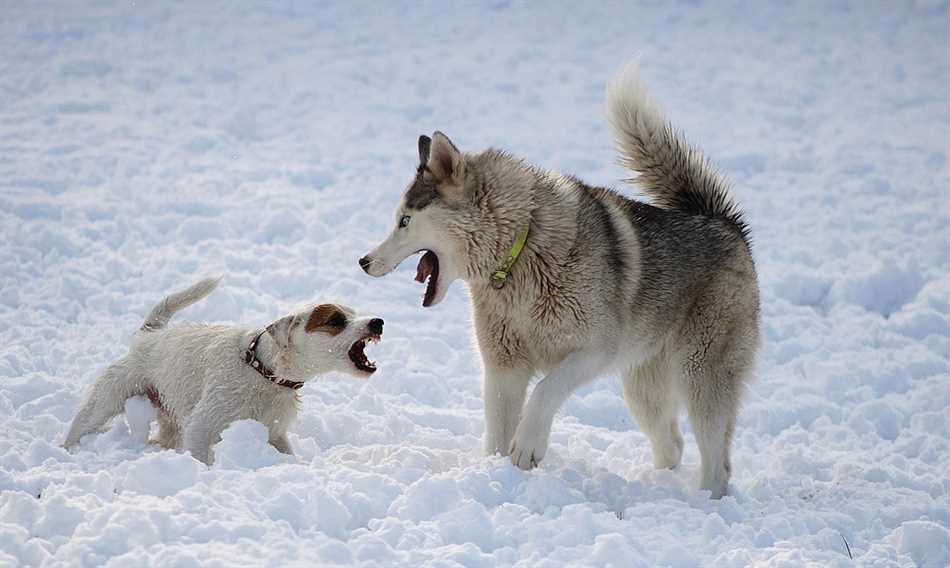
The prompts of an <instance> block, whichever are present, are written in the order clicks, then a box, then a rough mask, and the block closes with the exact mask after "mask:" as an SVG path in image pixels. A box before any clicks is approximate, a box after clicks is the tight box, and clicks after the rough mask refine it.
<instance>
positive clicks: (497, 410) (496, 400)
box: [482, 361, 531, 456]
mask: <svg viewBox="0 0 950 568" xmlns="http://www.w3.org/2000/svg"><path fill="white" fill-rule="evenodd" d="M530 380H531V372H530V370H529V369H502V368H500V367H499V366H497V365H494V364H492V363H491V362H489V361H485V380H484V387H485V388H484V392H483V393H482V394H483V396H484V399H485V453H487V454H488V455H494V454H501V455H503V456H507V455H508V452H509V449H510V447H511V438H512V436H514V435H515V429H516V428H517V427H518V420H519V419H520V418H521V408H522V407H523V406H524V397H525V393H526V392H527V390H528V382H529V381H530Z"/></svg>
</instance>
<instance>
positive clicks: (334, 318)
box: [303, 304, 346, 335]
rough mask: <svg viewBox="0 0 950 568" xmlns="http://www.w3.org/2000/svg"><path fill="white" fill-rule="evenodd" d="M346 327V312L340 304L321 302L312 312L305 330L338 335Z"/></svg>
mask: <svg viewBox="0 0 950 568" xmlns="http://www.w3.org/2000/svg"><path fill="white" fill-rule="evenodd" d="M345 328H346V314H344V313H343V310H341V309H340V307H339V306H334V305H333V304H320V305H319V306H317V307H316V308H314V309H313V311H312V312H310V317H309V318H307V325H305V326H304V328H303V329H304V331H306V332H307V333H314V332H317V331H322V332H323V333H328V334H330V335H337V334H339V333H340V332H342V331H343V330H344V329H345Z"/></svg>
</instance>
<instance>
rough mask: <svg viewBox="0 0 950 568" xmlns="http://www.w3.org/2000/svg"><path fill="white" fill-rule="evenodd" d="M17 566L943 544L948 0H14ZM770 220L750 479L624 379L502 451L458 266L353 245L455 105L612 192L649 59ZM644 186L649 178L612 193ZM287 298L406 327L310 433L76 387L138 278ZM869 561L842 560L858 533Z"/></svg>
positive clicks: (449, 123) (742, 560) (506, 143)
mask: <svg viewBox="0 0 950 568" xmlns="http://www.w3.org/2000/svg"><path fill="white" fill-rule="evenodd" d="M2 12H3V17H2V18H0V565H2V566H17V565H22V566H40V565H42V566H100V565H105V566H142V565H154V566H199V565H200V566H277V565H306V566H314V565H331V564H343V565H367V566H428V565H431V566H443V567H453V566H466V567H480V566H524V567H543V566H564V565H571V566H618V567H619V566H623V567H630V566H676V567H685V566H724V567H725V566H730V567H731V566H748V565H757V566H805V565H812V566H853V565H863V566H927V567H938V566H939V567H942V566H946V565H947V564H948V563H950V531H948V529H947V527H948V524H950V500H948V490H950V478H948V472H950V443H948V431H950V244H948V243H950V164H948V157H950V49H948V37H950V36H948V30H950V8H948V5H947V3H945V2H942V1H922V2H888V3H871V2H835V3H828V2H795V1H793V2H780V3H767V2H753V3H744V2H743V3H733V2H728V1H724V2H711V1H704V0H698V1H690V2H646V3H634V2H626V3H622V4H621V3H609V4H607V3H602V2H589V3H587V2H581V3H573V2H572V3H556V4H552V5H544V6H541V5H535V4H529V3H517V2H506V1H496V2H486V3H479V4H474V3H473V4H468V3H466V4H461V3H452V2H431V3H421V4H420V3H415V2H405V3H403V2H386V3H340V4H324V3H311V2H294V3H270V2H268V3H266V4H265V3H257V2H184V1H182V2H170V1H169V2H135V1H132V2H128V1H125V2H111V1H106V2H56V3H46V2H41V1H39V0H38V1H31V2H14V1H12V0H9V1H5V2H2ZM638 54H639V56H640V57H641V60H642V69H643V79H644V82H645V83H646V85H647V86H648V87H649V88H650V89H651V90H652V93H653V95H654V96H655V98H656V100H657V101H658V102H659V104H660V105H661V106H662V107H663V108H664V110H665V111H666V112H667V114H668V115H669V117H670V118H671V119H672V120H673V122H674V123H675V124H676V125H677V127H679V128H682V129H683V130H684V131H685V132H686V133H687V135H688V136H689V138H690V139H691V140H692V141H693V142H694V143H695V144H696V145H697V146H699V147H700V148H702V149H703V150H704V151H705V152H706V153H707V155H708V156H710V157H711V158H712V159H713V161H714V162H716V163H717V164H718V165H720V166H721V168H722V169H723V170H724V171H725V172H726V173H727V174H728V175H729V177H730V178H731V179H732V181H733V182H734V185H735V197H736V199H737V200H738V202H739V203H740V204H741V206H742V208H743V209H744V210H745V211H746V212H747V215H748V219H749V222H750V225H751V228H752V235H753V238H754V254H755V258H756V262H757V267H758V270H759V274H760V282H761V288H762V307H763V310H762V327H763V334H764V338H765V342H764V348H763V351H762V355H761V358H760V363H759V367H758V370H757V373H756V376H757V378H756V381H755V383H754V384H753V385H752V386H751V388H750V390H749V393H748V396H747V398H746V402H745V405H744V409H743V411H742V414H741V419H740V421H739V425H738V429H737V433H736V438H735V444H734V447H733V453H732V455H733V469H734V474H733V478H732V482H731V485H730V495H729V496H728V497H726V498H724V499H722V500H721V501H713V500H710V499H709V498H708V494H705V493H703V492H701V491H699V490H698V489H697V484H698V462H699V456H698V452H697V450H696V447H695V444H694V442H693V440H692V434H691V433H690V432H689V428H688V424H687V422H686V420H685V418H684V420H683V423H682V425H683V427H684V430H685V432H686V438H687V440H686V453H685V457H684V463H683V465H682V466H681V467H679V468H678V469H676V470H674V471H666V470H664V471H655V470H654V469H653V467H652V462H651V457H650V449H649V446H648V443H647V440H646V438H645V436H644V435H643V434H642V433H641V432H640V430H639V429H638V428H637V426H636V424H635V423H633V421H632V420H631V418H630V417H629V415H628V413H627V410H626V408H625V405H624V403H623V400H622V398H621V395H620V387H619V384H618V381H617V380H616V379H615V378H609V377H605V378H604V379H602V380H599V381H597V382H594V383H593V384H591V385H590V386H587V387H585V388H584V389H582V390H581V391H580V392H578V393H577V394H576V395H575V396H573V397H572V398H571V399H570V401H569V402H568V403H567V404H566V405H565V407H564V408H563V409H562V411H561V412H560V414H559V415H558V417H557V419H556V420H555V423H554V430H553V434H552V437H551V449H550V451H549V452H548V454H547V457H546V459H545V460H544V462H543V463H542V465H541V466H540V468H539V469H537V470H535V471H532V472H527V473H525V472H522V471H520V470H518V469H516V468H514V467H513V466H512V465H511V464H510V463H509V462H508V461H507V460H506V459H504V458H501V457H497V456H496V457H486V456H484V455H483V454H482V442H481V438H482V434H483V431H484V421H483V416H482V402H481V382H480V363H479V357H478V353H477V351H476V349H475V348H474V346H473V341H472V332H471V323H470V322H471V313H470V308H469V304H468V299H467V296H466V291H465V287H464V286H463V285H461V284H457V285H455V286H454V287H453V288H452V290H451V292H450V293H449V295H448V297H447V299H446V301H445V302H444V303H442V304H441V305H439V306H437V307H435V308H433V309H427V310H424V309H422V308H421V306H420V303H421V300H420V296H421V287H420V286H419V285H418V284H416V283H414V282H413V281H412V276H413V274H414V262H413V260H411V259H410V260H409V261H407V262H406V263H405V264H404V265H403V266H402V267H400V268H399V270H397V271H396V272H395V273H393V274H391V275H389V276H388V277H386V278H384V279H381V280H375V279H371V278H369V277H368V276H366V275H364V274H363V273H362V272H361V271H360V269H359V267H358V265H357V259H358V258H359V257H360V256H362V255H363V254H364V253H365V252H367V251H368V250H369V249H370V248H371V246H373V245H374V244H375V243H376V242H378V241H379V240H381V239H382V238H383V237H384V235H385V234H386V233H387V232H388V230H389V229H390V227H391V226H392V225H393V223H394V219H393V216H392V215H393V208H394V206H395V204H396V203H397V202H398V199H399V197H400V194H401V192H402V190H403V189H404V187H405V185H406V183H407V182H408V181H409V180H410V178H411V177H412V175H413V173H414V167H415V165H416V162H417V154H416V138H417V136H418V135H419V134H422V133H431V132H432V131H433V130H435V129H439V130H442V131H444V132H446V133H447V134H448V135H449V136H450V137H452V138H453V140H454V141H455V142H456V143H457V144H458V145H459V146H460V147H461V148H462V149H469V150H477V149H482V148H485V147H489V146H497V147H502V148H505V149H508V150H510V151H511V152H513V153H515V154H517V155H520V156H523V157H525V158H527V159H528V160H530V161H531V162H533V163H536V164H538V165H541V166H544V167H548V168H551V169H555V170H559V171H562V172H565V173H570V174H574V175H577V176H579V177H580V178H582V179H584V180H585V181H587V182H589V183H592V184H598V185H607V186H612V187H618V188H619V187H623V184H622V181H621V180H622V179H624V178H625V177H627V173H626V172H624V171H622V170H621V169H620V168H619V167H618V166H616V165H615V161H614V160H615V155H614V152H613V150H612V147H611V140H610V135H609V130H608V128H607V124H606V119H605V115H604V89H605V85H606V83H607V81H608V80H609V78H610V76H611V75H612V74H613V73H614V72H615V71H616V70H617V69H618V68H619V67H620V66H621V65H622V64H623V63H624V62H625V61H627V60H629V59H630V58H631V57H632V56H635V55H638ZM624 191H625V192H627V193H628V194H630V195H635V189H631V188H625V189H624ZM215 274H225V275H226V277H225V280H224V281H223V283H222V287H221V288H220V289H219V290H218V291H216V292H215V293H214V294H213V295H211V296H210V297H209V298H208V299H207V300H205V301H203V302H202V303H200V304H198V305H196V306H194V307H191V308H189V309H188V310H187V311H185V312H183V313H182V314H180V315H179V316H178V319H179V320H183V319H192V320H204V321H214V322H227V323H235V324H241V325H246V326H249V327H251V326H263V325H265V324H267V323H269V322H270V321H272V320H274V319H276V318H277V317H279V316H281V315H283V314H284V313H287V312H288V311H289V310H290V309H291V308H293V307H296V306H298V305H300V304H303V303H306V302H311V301H317V300H323V301H338V302H341V303H344V304H347V305H350V306H353V307H355V308H357V309H358V310H359V311H361V312H363V313H367V314H370V313H372V314H375V315H378V316H380V317H383V318H385V320H386V322H387V323H386V332H385V337H384V340H383V342H382V343H381V344H380V345H378V346H375V347H373V348H372V351H373V353H372V356H373V357H374V358H375V359H376V360H377V361H378V362H379V364H380V370H379V372H378V373H377V374H376V375H375V376H373V377H372V379H371V380H369V381H362V380H358V379H353V378H349V377H344V376H336V375H334V376H327V377H325V378H323V379H321V380H318V381H314V382H313V383H310V384H308V385H307V386H306V387H305V388H304V389H303V390H301V391H300V394H301V398H302V406H301V409H302V410H301V415H300V418H299V420H298V421H297V422H296V423H295V424H294V426H293V427H292V428H291V434H290V438H291V442H292V443H293V444H294V446H295V448H296V451H297V455H296V456H293V457H289V456H284V455H281V454H279V453H277V452H276V451H275V450H274V449H273V448H272V447H270V446H269V445H267V444H266V435H265V433H264V428H263V426H261V425H260V424H257V423H255V422H252V421H243V422H239V423H236V424H234V425H232V426H231V427H230V428H229V429H228V430H227V431H226V432H225V434H224V436H223V440H222V441H221V442H220V444H218V445H217V446H216V448H215V451H216V456H217V463H216V464H215V465H214V466H213V467H210V468H209V467H206V466H204V465H203V464H200V463H199V462H197V461H195V460H194V459H192V458H191V457H190V456H189V455H187V454H179V453H175V452H173V451H162V450H160V449H158V448H156V447H154V446H150V445H148V444H146V443H145V441H144V440H145V436H146V434H147V421H148V420H149V418H150V417H151V411H150V409H149V408H148V405H147V404H145V402H146V401H144V399H136V400H132V401H130V402H129V403H128V405H127V407H126V408H127V409H128V411H129V414H128V418H126V417H119V418H117V419H116V420H114V421H113V423H112V424H111V426H110V427H109V428H108V430H107V431H105V432H103V433H101V434H99V435H93V436H88V437H86V438H84V440H83V443H82V444H81V446H80V447H79V448H77V450H76V451H75V452H73V453H67V452H66V451H64V450H62V449H61V448H60V447H59V443H60V442H61V441H62V438H63V436H64V434H65V431H66V428H67V426H68V424H69V421H70V420H71V419H72V417H73V415H74V413H75V412H76V410H77V407H78V404H79V403H80V401H81V400H82V397H83V396H84V394H85V392H86V390H87V389H88V388H89V386H90V385H91V384H92V382H93V381H94V380H95V378H96V376H97V373H99V372H100V371H101V370H102V369H103V368H104V366H105V365H107V364H108V363H109V362H110V361H112V360H114V359H116V358H117V357H119V356H121V355H122V354H123V353H124V352H125V351H126V349H127V346H128V345H129V342H130V340H131V337H132V334H133V332H134V331H135V330H136V329H137V327H138V326H139V325H140V324H141V322H142V321H143V319H144V317H145V315H146V314H147V312H148V310H149V309H150V308H151V306H152V305H153V304H154V302H156V301H157V300H158V299H160V298H161V297H162V296H164V295H165V294H167V293H168V292H170V291H172V290H174V289H177V288H180V287H183V286H186V285H188V284H190V283H192V282H194V281H197V280H198V279H199V278H201V277H205V276H209V275H215ZM849 549H850V554H851V555H853V557H854V560H853V561H852V560H850V559H849V552H848V550H849Z"/></svg>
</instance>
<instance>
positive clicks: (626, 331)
mask: <svg viewBox="0 0 950 568" xmlns="http://www.w3.org/2000/svg"><path fill="white" fill-rule="evenodd" d="M607 109H608V118H609V122H610V125H611V127H612V129H613V133H614V136H615V139H616V145H617V148H618V150H619V154H620V162H621V164H622V165H624V166H625V167H627V168H629V169H630V170H632V171H633V172H635V173H637V174H639V176H638V177H636V178H635V179H636V181H637V182H638V184H639V186H640V187H641V188H642V190H643V191H644V192H645V193H646V195H647V197H648V198H649V200H650V203H645V202H642V201H637V200H633V199H629V198H627V197H624V196H622V195H620V194H619V193H617V192H615V191H612V190H610V189H604V188H599V187H591V186H589V185H586V184H584V183H583V182H581V181H580V180H578V179H576V178H574V177H570V176H564V175H559V174H557V173H554V172H550V171H545V170H543V169H541V168H538V167H534V166H531V165H529V164H527V163H525V162H524V161H522V160H519V159H517V158H515V157H513V156H511V155H510V154H508V153H506V152H503V151H499V150H495V149H488V150H485V151H482V152H478V153H463V152H461V151H459V150H458V148H456V146H455V145H454V144H453V143H452V142H451V141H450V140H449V138H448V137H447V136H446V135H445V134H443V133H441V132H435V133H434V134H433V135H432V137H431V138H430V137H428V136H421V137H420V138H419V143H418V149H419V166H418V168H417V170H416V173H415V177H414V179H413V180H412V182H411V183H410V184H409V186H408V188H407V190H406V191H405V193H404V195H403V197H402V200H401V202H400V204H399V206H398V207H397V209H396V214H395V227H394V228H393V229H392V232H391V233H390V234H389V236H388V237H387V238H386V239H385V240H384V241H383V242H382V243H381V244H380V245H379V246H377V247H376V248H375V249H373V250H372V251H370V252H369V253H368V254H367V255H366V256H365V257H363V258H362V259H360V261H359V263H360V265H361V266H362V268H363V269H364V270H365V271H366V272H367V273H368V274H370V275H371V276H375V277H379V276H383V275H385V274H387V273H389V272H391V271H392V270H393V269H394V268H395V267H396V266H397V265H398V264H399V263H400V262H402V261H403V260H404V259H405V258H407V257H408V256H410V255H413V254H415V253H419V252H422V253H423V254H422V256H421V258H420V260H419V264H418V268H417V272H416V280H418V281H419V282H424V283H426V288H425V294H424V296H423V299H422V305H423V306H425V307H430V306H435V305H437V304H438V303H439V302H441V301H442V300H443V299H444V298H445V294H446V291H447V290H448V289H449V286H450V285H451V284H452V282H454V281H455V280H464V281H465V282H466V283H467V284H468V288H469V290H470V295H471V302H472V305H473V317H474V327H475V335H476V338H477V345H478V349H479V351H480V352H481V357H482V362H483V371H484V391H483V396H484V401H485V430H486V432H485V447H486V450H487V452H488V453H489V454H494V453H500V454H502V455H506V456H510V459H511V462H512V463H514V464H515V465H516V466H518V467H519V468H521V469H525V470H527V469H531V468H533V467H535V466H536V465H537V464H538V463H539V462H540V461H541V460H542V459H543V458H544V455H545V452H546V451H547V446H548V438H549V436H550V431H551V426H552V422H553V420H554V415H555V413H556V412H557V411H558V409H559V408H560V407H561V405H562V404H563V403H564V402H565V400H566V399H567V398H568V397H569V396H570V395H571V393H572V392H574V391H575V390H576V389H577V388H578V387H580V386H581V385H583V384H585V383H587V382H588V381H591V380H593V379H594V378H596V377H598V376H601V375H605V374H613V375H620V376H621V377H622V380H623V395H624V399H625V401H626V403H627V406H628V408H629V410H630V412H631V414H632V415H633V417H634V418H635V419H636V421H637V422H638V423H639V425H640V427H641V429H642V430H643V432H644V433H645V434H646V435H647V437H648V438H649V440H650V443H651V446H652V452H653V462H654V465H655V466H656V467H657V468H674V467H676V466H678V465H679V463H680V459H681V457H682V453H683V437H682V435H681V434H680V429H679V424H678V422H679V419H678V412H679V409H680V407H681V406H682V405H685V407H686V410H687V411H688V415H689V420H690V424H691V425H692V428H693V431H694V432H695V437H696V442H697V445H698V446H699V452H700V456H701V460H702V465H701V469H702V471H701V488H702V489H704V490H706V491H709V492H710V493H711V496H712V497H713V498H720V497H722V496H723V495H724V494H725V493H726V491H727V487H728V482H729V476H730V472H731V463H730V457H729V448H730V445H731V441H732V437H733V433H734V431H735V424H736V415H737V412H738V409H739V402H740V397H741V395H742V392H743V385H744V384H745V383H746V382H747V380H748V379H749V376H750V374H751V371H752V367H753V364H754V359H755V355H756V351H757V350H758V346H759V291H758V284H757V279H756V272H755V267H754V265H753V259H752V255H751V253H750V241H749V229H748V226H747V225H746V222H745V221H744V219H743V216H742V213H741V212H740V210H739V209H738V207H737V206H736V205H735V204H734V203H733V202H732V201H731V200H730V198H729V195H728V183H727V182H726V180H725V179H724V177H723V176H722V175H720V174H719V173H718V172H717V170H716V169H715V168H714V167H713V166H711V165H710V163H709V162H707V161H706V159H705V158H704V157H703V156H702V155H701V154H700V152H699V151H698V150H696V149H695V148H693V147H691V146H690V145H689V144H688V143H687V142H686V141H685V139H684V138H683V137H682V135H681V134H679V133H678V132H677V131H675V130H674V129H673V128H672V126H671V125H670V124H669V123H668V122H667V121H666V119H665V118H664V117H663V116H662V114H661V113H660V112H659V110H658V108H657V106H656V104H655V103H654V102H653V101H652V99H651V98H650V96H649V95H648V93H647V92H646V91H645V90H644V89H643V88H642V87H641V84H640V79H639V69H638V66H637V64H636V63H633V64H629V65H628V66H626V67H625V68H623V69H622V70H621V71H620V72H619V73H618V74H617V76H616V77H615V78H614V80H613V81H612V82H611V83H610V84H609V86H608V88H607ZM628 181H634V180H633V179H631V180H628ZM537 376H541V377H543V378H542V379H541V380H540V381H539V382H538V383H537V384H536V386H535V387H534V389H533V390H532V391H531V396H530V398H527V397H526V394H527V390H528V386H529V382H530V381H531V380H532V378H535V377H537ZM526 398H527V402H525V400H526Z"/></svg>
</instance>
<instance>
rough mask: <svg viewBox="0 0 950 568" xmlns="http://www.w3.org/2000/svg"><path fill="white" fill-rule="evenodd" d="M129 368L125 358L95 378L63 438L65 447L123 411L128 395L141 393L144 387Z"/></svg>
mask: <svg viewBox="0 0 950 568" xmlns="http://www.w3.org/2000/svg"><path fill="white" fill-rule="evenodd" d="M129 371H130V365H129V364H128V362H127V361H126V360H124V359H123V360H120V361H118V362H116V363H113V364H112V365H109V367H108V368H106V370H105V371H104V372H103V373H102V376H100V377H99V378H98V379H96V382H95V384H93V386H92V389H91V391H90V392H89V395H88V396H87V397H86V401H85V402H84V403H83V405H82V407H81V408H80V409H79V413H78V414H76V417H75V418H74V419H73V423H72V425H71V426H70V427H69V433H68V434H67V435H66V439H65V440H64V441H63V447H64V448H70V447H72V446H75V445H76V444H77V443H78V442H79V439H80V438H82V437H83V436H85V435H86V434H89V433H92V432H95V431H96V430H99V429H100V428H102V426H103V425H104V424H105V423H106V422H108V421H109V420H110V419H112V418H113V417H115V416H117V415H118V414H120V413H121V412H122V411H123V410H124V408H125V401H126V399H127V398H129V397H130V396H133V395H135V394H139V393H138V392H136V391H137V390H141V389H137V385H136V384H135V383H134V381H133V380H132V379H131V377H130V376H129Z"/></svg>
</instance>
